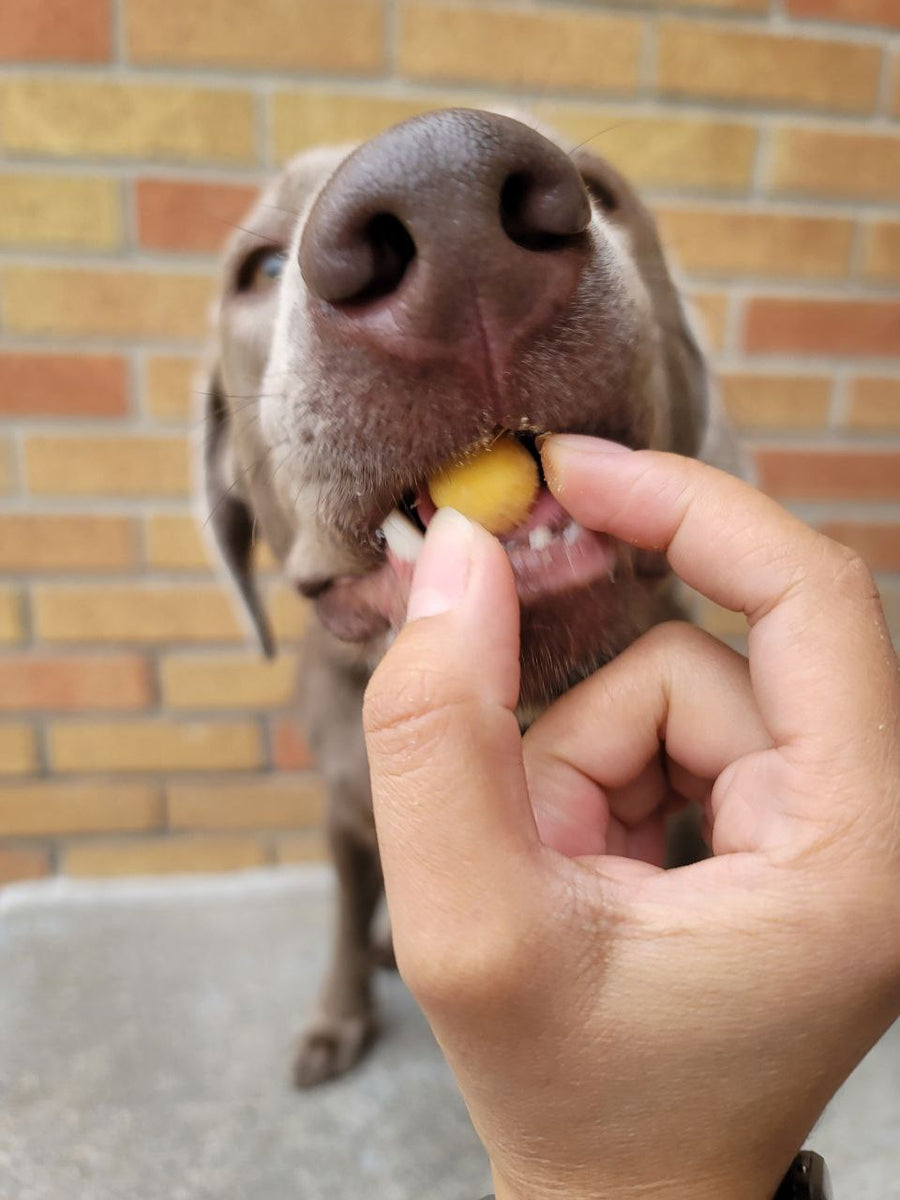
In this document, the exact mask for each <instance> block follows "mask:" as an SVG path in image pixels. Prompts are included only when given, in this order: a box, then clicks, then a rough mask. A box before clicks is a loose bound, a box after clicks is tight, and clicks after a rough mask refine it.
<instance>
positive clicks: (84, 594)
mask: <svg viewBox="0 0 900 1200" xmlns="http://www.w3.org/2000/svg"><path fill="white" fill-rule="evenodd" d="M33 604H34V620H35V627H36V631H37V635H38V637H39V638H42V639H43V640H45V641H50V642H66V641H74V642H222V641H237V640H239V639H241V638H242V637H243V633H244V631H243V627H242V626H241V625H240V624H239V623H238V620H237V617H236V607H235V605H234V603H233V601H232V599H231V596H230V595H228V594H226V592H225V590H224V589H223V588H218V587H215V586H212V585H208V584H203V585H201V584H195V585H193V586H184V587H174V586H170V587H162V586H158V587H155V586H152V585H132V586H129V587H103V588H101V587H94V588H90V587H84V588H82V587H66V586H57V587H54V586H50V585H45V586H38V587H36V588H35V589H34V597H33Z"/></svg>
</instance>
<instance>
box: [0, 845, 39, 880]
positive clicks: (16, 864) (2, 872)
mask: <svg viewBox="0 0 900 1200" xmlns="http://www.w3.org/2000/svg"><path fill="white" fill-rule="evenodd" d="M49 874H50V854H49V851H47V850H41V849H38V848H36V847H35V848H32V847H29V846H4V845H2V844H0V884H4V883H18V882H19V881H21V880H23V879H39V878H40V877H41V876H43V875H49Z"/></svg>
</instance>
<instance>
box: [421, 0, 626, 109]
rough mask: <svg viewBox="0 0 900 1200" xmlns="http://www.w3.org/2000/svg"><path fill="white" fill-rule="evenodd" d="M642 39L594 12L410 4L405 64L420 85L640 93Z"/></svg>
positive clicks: (429, 0)
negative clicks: (425, 81) (442, 83)
mask: <svg viewBox="0 0 900 1200" xmlns="http://www.w3.org/2000/svg"><path fill="white" fill-rule="evenodd" d="M643 36H644V26H643V23H642V22H641V21H636V20H633V19H632V18H630V17H619V16H607V15H601V14H599V13H592V12H589V11H587V10H572V9H566V8H555V9H553V11H540V10H536V9H531V10H526V9H513V8H511V7H510V6H508V5H505V4H496V3H486V2H485V3H479V4H471V3H470V4H461V3H455V4H446V3H441V2H439V0H405V2H404V3H403V4H402V5H401V8H400V12H399V42H398V63H399V68H400V70H401V71H402V72H403V73H404V74H405V75H408V76H409V77H411V78H413V79H435V80H458V81H465V82H471V81H484V82H486V83H490V84H491V86H506V87H539V88H547V87H550V88H561V89H564V90H565V91H574V90H579V89H584V88H591V89H598V90H602V91H619V92H633V91H635V90H636V88H637V86H638V82H639V79H640V64H641V49H642V43H643ZM601 47H602V50H601V49H600V48H601ZM501 48H502V52H499V53H498V51H501Z"/></svg>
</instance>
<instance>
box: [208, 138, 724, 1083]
mask: <svg viewBox="0 0 900 1200" xmlns="http://www.w3.org/2000/svg"><path fill="white" fill-rule="evenodd" d="M465 119H466V120H468V119H470V118H465ZM471 119H477V114H472V115H471ZM407 130H408V132H407ZM402 136H403V137H404V138H407V139H408V140H409V139H412V141H411V142H409V141H408V144H409V145H413V146H414V144H415V138H416V137H417V136H419V133H417V127H416V122H415V121H413V122H408V123H406V126H405V127H404V133H403V135H402ZM404 144H406V143H404ZM352 149H353V148H352V147H349V146H343V147H338V148H327V149H321V150H317V151H315V152H311V153H307V154H303V155H301V156H300V157H298V158H296V159H295V160H294V161H293V162H291V163H289V164H288V166H287V167H286V168H285V169H284V170H283V171H282V173H281V174H280V175H279V176H278V178H277V179H276V180H275V181H274V182H273V183H272V184H271V186H270V187H269V188H268V189H267V190H266V191H265V192H264V194H263V196H262V197H261V199H260V201H259V202H258V204H257V205H256V206H255V208H254V209H253V210H252V212H251V213H250V214H249V216H248V217H247V219H246V221H245V222H244V227H243V228H242V229H239V230H237V231H236V232H235V234H234V235H233V236H232V238H231V241H230V243H229V245H228V248H227V251H226V253H225V257H224V264H223V274H222V285H221V289H220V292H219V296H218V300H217V303H216V306H215V313H214V325H215V343H214V353H213V356H212V361H211V368H210V372H209V383H208V403H207V412H206V451H205V466H206V491H207V497H208V503H209V508H210V512H211V514H212V516H211V525H212V528H213V530H214V532H215V535H216V539H217V541H218V544H219V546H220V549H221V551H222V554H223V556H224V559H225V562H226V564H227V566H228V568H229V570H230V571H231V573H232V575H233V577H234V579H235V580H236V582H237V584H238V587H239V588H240V591H241V594H242V596H243V598H244V601H245V603H246V605H247V607H248V609H249V611H250V613H251V614H252V617H253V620H254V623H255V625H256V628H257V631H258V632H259V635H260V638H261V640H262V643H263V645H264V647H265V648H266V649H267V650H268V651H269V652H271V650H272V643H271V637H270V635H269V632H268V627H267V624H266V619H265V615H264V613H263V610H262V607H261V605H260V601H259V598H258V596H257V592H256V589H255V586H254V582H253V578H252V572H251V552H252V543H253V541H254V538H255V535H256V532H257V531H258V532H259V534H260V535H261V536H262V537H264V538H265V539H266V541H267V542H268V543H269V545H270V547H271V548H272V550H273V551H274V554H275V555H276V557H277V558H278V559H279V561H280V562H281V563H282V564H283V569H284V572H285V574H286V576H287V578H288V580H290V582H291V583H292V584H293V585H294V586H296V587H297V588H298V590H299V591H301V592H302V593H304V594H306V595H309V596H312V597H314V598H315V603H316V609H317V614H318V620H317V621H316V622H315V623H314V624H315V628H314V629H313V631H312V632H311V634H310V635H309V638H308V641H307V646H306V655H305V663H304V666H303V672H302V687H303V694H304V702H303V714H302V715H303V718H304V720H305V724H306V728H307V731H308V734H309V737H310V740H311V744H312V746H313V749H314V752H315V754H316V756H317V760H318V764H319V767H320V769H321V771H322V774H323V776H324V778H325V780H326V782H327V786H328V789H329V793H330V804H329V814H328V832H329V837H330V843H331V848H332V853H333V857H334V862H335V865H336V868H337V874H338V880H339V891H338V895H339V914H338V930H337V944H336V947H335V953H334V958H333V962H332V968H331V972H330V974H329V977H328V979H327V981H326V984H325V987H324V991H323V994H322V999H321V1004H320V1009H319V1012H318V1013H317V1015H316V1016H315V1018H314V1020H313V1021H312V1023H311V1024H310V1025H309V1026H308V1028H307V1030H306V1032H305V1033H304V1035H303V1038H302V1040H301V1044H300V1048H299V1052H298V1056H297V1061H296V1072H295V1073H296V1079H297V1081H298V1083H300V1084H310V1083H315V1082H318V1081H321V1080H323V1079H326V1078H329V1077H331V1076H334V1075H336V1074H339V1073H340V1072H342V1071H344V1070H346V1069H347V1068H348V1067H350V1066H351V1065H352V1064H353V1063H354V1062H355V1061H356V1060H357V1059H358V1058H359V1056H360V1055H361V1053H362V1052H363V1050H364V1049H365V1047H366V1045H367V1044H368V1042H369V1040H370V1039H371V1036H372V1032H373V1028H374V1023H373V1012H372V1000H371V992H370V975H371V971H372V969H373V966H374V965H375V963H376V961H377V959H378V954H379V952H378V951H377V950H376V949H375V948H374V947H373V945H372V941H371V925H372V918H373V913H374V910H375V908H376V906H377V904H378V901H379V898H380V895H381V873H380V867H379V862H378V853H377V847H376V841H375V831H374V826H373V820H372V813H371V800H370V793H369V783H368V771H367V765H366V756H365V748H364V744H363V738H362V729H361V719H360V718H361V706H362V698H363V692H364V689H365V687H366V683H367V680H368V678H369V676H370V674H371V671H372V669H373V668H374V665H375V664H376V663H377V661H378V660H379V658H380V657H381V655H382V654H383V652H384V650H385V648H386V645H387V644H388V641H389V638H390V635H391V628H392V626H396V625H397V624H398V623H399V622H400V621H401V620H402V613H403V594H402V589H398V588H396V587H394V586H393V583H394V581H392V578H391V576H390V573H389V571H388V569H387V567H386V566H385V560H384V554H383V549H382V547H381V546H380V545H379V542H378V537H377V529H378V527H379V525H380V523H381V521H382V520H383V519H384V517H385V515H386V514H387V512H388V511H389V510H390V508H391V507H392V506H393V505H394V504H395V503H396V500H397V498H398V497H399V496H400V494H401V492H402V491H403V490H404V489H406V488H409V487H410V486H411V485H414V484H417V483H420V482H421V481H422V480H423V479H425V478H427V477H428V476H429V474H430V473H431V472H432V471H434V470H435V469H436V468H437V467H439V466H441V465H443V464H446V463H447V462H448V461H451V460H452V459H453V458H454V457H455V456H458V455H459V454H460V453H461V452H463V451H464V450H465V449H466V448H467V447H469V446H471V445H472V444H473V443H476V442H478V441H479V440H482V439H484V438H485V437H487V436H490V434H491V433H492V431H493V430H495V429H497V428H498V427H501V428H509V429H519V428H523V427H527V428H530V429H533V430H535V431H538V432H540V431H543V430H552V431H564V430H570V431H577V432H584V433H593V434H598V435H605V436H609V437H613V438H616V439H618V440H622V441H625V442H627V443H629V444H631V445H634V446H648V445H649V446H655V447H659V448H664V449H671V450H674V451H677V452H679V453H682V454H688V455H698V456H701V457H704V458H706V459H707V460H709V461H714V462H717V463H718V464H719V465H724V466H726V467H729V468H733V467H734V466H735V465H736V462H737V459H736V454H735V450H734V445H733V443H732V441H731V438H730V435H729V433H728V430H727V427H726V426H725V424H724V423H723V422H722V420H721V418H720V416H719V415H718V413H717V412H715V411H713V405H712V401H711V398H710V389H709V385H708V380H707V373H706V368H705V365H704V360H703V356H702V354H701V352H700V350H699V348H698V345H697V341H696V339H695V336H694V334H693V332H692V330H691V327H690V325H689V323H688V320H687V318H686V316H685V312H684V308H683V305H682V302H681V300H680V298H679V295H678V292H677V290H676V288H675V286H674V284H673V282H672V278H671V276H670V273H669V269H668V267H667V263H666V259H665V256H664V254H663V251H662V248H661V246H660V243H659V240H658V236H657V233H656V229H655V226H654V223H653V220H652V217H651V216H650V214H649V212H648V211H647V209H646V208H645V207H644V206H643V205H642V203H641V202H640V200H639V199H638V197H637V196H636V194H635V193H634V191H633V190H632V188H631V187H630V186H629V185H628V184H627V183H626V181H625V180H624V179H623V178H622V177H621V176H620V175H619V174H618V173H617V172H616V171H615V170H613V168H612V167H610V165H609V164H608V163H606V162H604V161H603V160H601V159H600V158H597V157H595V156H594V155H592V154H589V153H587V152H585V151H583V150H580V151H576V152H574V154H573V156H572V157H573V161H574V162H575V163H576V165H577V166H578V169H579V170H580V172H581V174H582V176H583V179H584V180H585V182H586V184H587V185H588V189H589V192H590V194H591V196H592V198H593V204H592V208H593V213H592V217H591V222H590V226H589V228H588V230H587V232H586V233H585V235H584V240H583V254H584V263H583V267H581V268H580V274H579V278H578V284H577V288H576V291H575V294H574V296H572V298H571V300H570V301H569V302H568V303H567V304H566V305H565V307H564V309H563V311H562V312H561V313H557V314H556V315H555V316H554V317H553V318H552V319H551V320H549V321H548V322H546V323H544V324H543V325H542V326H541V327H540V328H537V329H532V330H530V331H527V332H526V333H523V335H522V336H521V338H519V339H518V341H517V343H516V344H515V346H514V347H513V348H512V349H513V353H511V355H510V358H509V360H508V361H507V362H506V363H504V365H503V366H504V369H503V371H502V372H499V373H498V372H497V371H496V370H495V369H494V366H495V365H492V364H490V363H486V362H483V361H478V359H477V356H473V354H472V353H471V352H470V350H469V349H466V348H465V313H464V312H461V314H460V317H459V319H460V322H461V332H460V333H459V336H458V340H457V342H456V343H454V344H455V345H456V352H455V354H454V353H453V352H452V351H453V346H451V352H450V353H449V354H448V353H446V352H445V353H443V354H442V355H441V356H439V357H437V358H429V357H428V356H427V355H425V356H421V355H419V356H416V357H408V358H404V357H403V356H402V355H401V356H397V355H396V354H391V353H387V352H385V353H380V352H379V351H378V348H377V346H376V347H375V348H374V349H373V347H372V346H371V344H366V345H362V344H361V343H360V342H359V341H354V340H352V339H349V340H348V339H346V338H344V337H343V335H342V334H341V332H340V330H339V329H338V330H336V328H335V327H334V325H333V324H329V323H328V321H327V320H323V319H322V316H321V312H320V311H319V309H320V307H321V306H320V305H317V303H316V302H315V299H314V297H311V295H310V293H309V290H308V288H307V285H306V284H305V282H304V278H303V275H302V274H301V269H300V259H301V258H302V250H301V238H302V235H303V233H304V229H305V226H306V224H307V221H308V219H309V216H310V213H311V211H312V210H313V207H314V204H315V202H316V198H317V196H319V195H320V194H321V193H322V191H323V189H324V188H325V187H326V185H327V184H328V182H329V181H330V180H333V177H334V176H335V173H336V172H337V171H338V169H339V168H341V169H342V170H343V171H344V172H347V171H348V170H349V171H351V172H352V170H353V162H354V160H353V159H351V160H350V166H349V167H348V166H347V165H346V164H347V160H348V155H350V153H351V150H352ZM411 152H413V151H411ZM342 164H344V165H343V166H342ZM273 247H274V248H280V249H283V250H286V251H287V256H286V258H285V259H284V269H283V275H282V277H281V281H280V283H279V284H274V283H273V284H272V285H271V286H266V285H265V281H264V279H262V281H261V277H260V274H259V270H258V264H259V262H260V261H261V260H260V255H261V254H265V253H266V252H268V251H270V250H271V248H273ZM444 349H445V351H446V347H445V348H444ZM498 378H499V379H500V383H498ZM362 397H365V402H363V401H362V399H361V398H362ZM473 397H474V399H473ZM414 412H415V413H416V419H415V420H411V419H410V414H412V413H414ZM617 562H618V567H617V577H616V580H615V582H614V583H610V582H609V581H608V580H607V579H606V578H605V577H604V579H603V580H602V581H601V582H600V583H594V584H591V585H589V586H587V587H584V588H582V589H580V590H578V591H576V592H570V593H566V594H562V595H554V596H550V597H546V598H544V599H539V600H538V601H537V602H535V603H529V604H525V605H523V613H522V617H523V652H522V653H523V677H522V678H523V685H522V704H523V714H524V713H525V712H526V711H527V712H528V713H534V712H535V711H538V710H539V709H540V708H541V707H542V706H544V705H546V704H547V703H548V702H549V701H550V700H552V699H553V698H554V697H555V696H557V695H559V694H560V693H561V692H562V691H563V690H565V689H566V688H567V687H568V686H571V684H572V683H573V682H575V681H576V680H577V679H579V678H583V677H584V676H585V675H587V674H588V673H590V672H591V671H593V670H594V669H596V668H597V667H598V666H599V665H601V664H602V663H603V662H605V661H607V660H608V659H609V658H611V657H612V656H613V655H615V654H616V653H618V652H619V651H621V650H622V649H624V647H625V646H626V645H627V644H628V643H630V642H631V641H632V640H633V639H634V638H635V637H637V636H639V635H640V634H641V633H642V632H644V631H645V630H646V629H647V628H649V627H650V626H651V625H652V624H654V623H656V622H658V621H660V620H664V619H667V618H668V617H671V616H673V615H677V607H676V603H675V600H674V598H673V593H672V587H671V581H670V579H669V577H668V576H667V575H666V572H665V564H664V563H663V562H661V560H660V559H659V557H658V556H654V555H652V554H644V553H639V552H635V551H634V550H633V548H631V547H628V546H619V547H617ZM525 719H527V717H524V716H523V720H525Z"/></svg>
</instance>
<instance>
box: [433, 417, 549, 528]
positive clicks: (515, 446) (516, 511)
mask: <svg viewBox="0 0 900 1200" xmlns="http://www.w3.org/2000/svg"><path fill="white" fill-rule="evenodd" d="M539 485H540V479H539V477H538V469H537V463H536V462H535V461H534V459H533V458H532V457H531V455H530V454H529V453H528V451H527V450H526V449H525V447H524V446H523V445H521V443H519V442H517V441H516V439H515V438H513V437H502V438H498V440H497V441H496V442H494V443H492V445H490V446H487V447H486V448H485V449H484V450H478V451H476V452H475V453H474V454H470V455H469V456H468V458H465V459H463V461H462V462H459V463H455V464H454V465H453V466H452V467H445V468H444V470H443V471H438V473H437V474H436V475H433V476H432V477H431V479H429V481H428V490H429V491H430V492H431V498H432V500H433V501H434V503H435V507H436V508H455V509H457V510H458V511H459V512H461V513H462V514H463V515H464V516H467V517H469V518H470V519H471V520H473V521H477V522H478V523H479V525H483V526H484V527H485V529H486V530H487V531H488V532H489V533H494V534H504V533H510V532H511V531H512V530H513V529H515V527H516V526H517V525H519V524H521V522H522V521H524V520H525V518H526V517H527V516H528V513H529V510H530V509H531V506H532V504H534V500H535V496H536V495H537V491H538V487H539Z"/></svg>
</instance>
